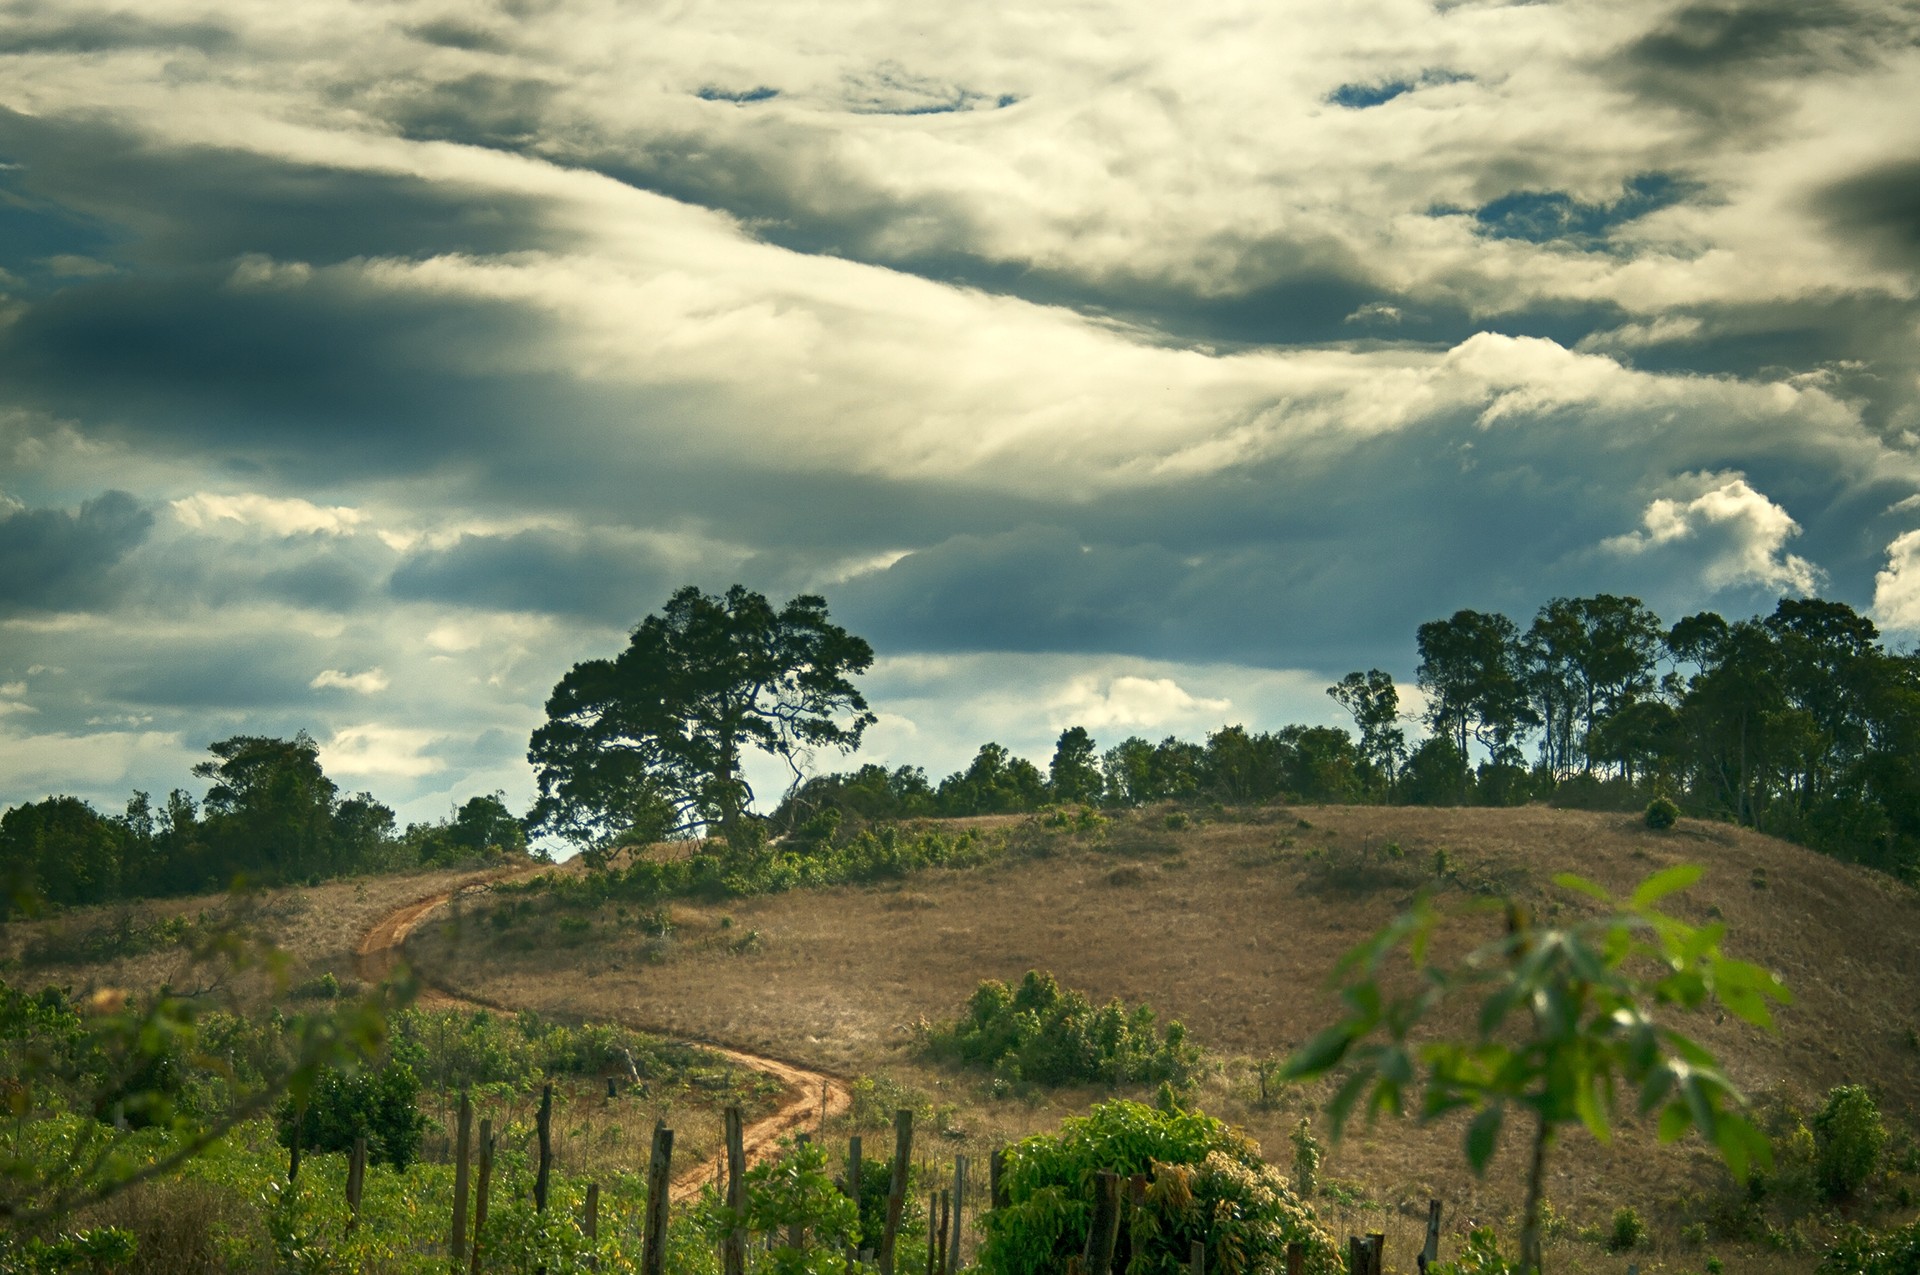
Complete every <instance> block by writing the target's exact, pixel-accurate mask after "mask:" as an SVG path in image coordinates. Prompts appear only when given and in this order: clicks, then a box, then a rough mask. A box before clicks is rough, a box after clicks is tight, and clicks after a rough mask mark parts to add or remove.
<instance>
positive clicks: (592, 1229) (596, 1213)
mask: <svg viewBox="0 0 1920 1275" xmlns="http://www.w3.org/2000/svg"><path fill="white" fill-rule="evenodd" d="M580 1233H581V1234H582V1235H584V1236H586V1237H587V1247H588V1248H597V1247H598V1246H599V1243H600V1184H599V1183H598V1182H589V1183H587V1203H586V1208H585V1210H584V1211H583V1212H582V1213H581V1216H580ZM587 1266H588V1268H589V1269H591V1270H599V1269H600V1255H599V1254H598V1253H589V1254H588V1255H587Z"/></svg>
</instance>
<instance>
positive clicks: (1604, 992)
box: [1285, 865, 1791, 1272]
mask: <svg viewBox="0 0 1920 1275" xmlns="http://www.w3.org/2000/svg"><path fill="white" fill-rule="evenodd" d="M1699 878H1700V869H1699V868H1698V867H1697V866H1693V865H1681V866H1678V867H1672V868H1668V869H1666V870H1664V871H1662V872H1657V873H1655V874H1654V875H1652V876H1651V877H1648V878H1647V879H1646V880H1645V881H1642V882H1641V883H1640V885H1639V886H1638V887H1637V888H1635V890H1634V891H1633V893H1632V894H1631V895H1630V896H1628V897H1627V898H1625V899H1615V898H1614V897H1613V896H1612V895H1611V894H1609V893H1608V892H1607V891H1606V890H1604V889H1602V888H1601V887H1600V886H1598V885H1595V884H1594V883H1592V882H1591V881H1587V880H1584V879H1582V878H1580V877H1577V876H1573V875H1570V874H1563V875H1561V876H1558V877H1555V878H1554V880H1555V883H1556V884H1558V885H1559V886H1561V887H1562V888H1563V889H1567V890H1572V891H1575V892H1577V893H1579V894H1583V895H1586V896H1588V897H1589V898H1591V899H1593V900H1594V901H1595V902H1597V903H1598V904H1599V905H1600V908H1601V914H1600V915H1599V916H1596V917H1593V918H1592V919H1589V920H1580V921H1575V922H1573V923H1571V924H1568V925H1565V926H1563V927H1560V928H1546V927H1537V926H1535V925H1533V924H1532V923H1531V922H1530V921H1529V919H1528V917H1527V915H1526V914H1525V912H1524V911H1522V910H1521V909H1520V908H1519V907H1518V906H1517V905H1514V904H1511V903H1509V904H1507V905H1506V920H1507V924H1506V927H1505V932H1504V933H1503V934H1501V935H1500V936H1499V937H1497V938H1495V939H1493V940H1492V941H1490V942H1487V943H1485V944H1483V945H1482V946H1480V947H1478V948H1476V949H1474V950H1473V951H1471V952H1469V953H1468V954H1467V955H1466V956H1465V957H1463V958H1461V959H1460V960H1459V961H1458V962H1457V963H1455V964H1453V965H1451V966H1446V965H1440V964H1436V963H1433V962H1431V961H1430V960H1429V949H1430V948H1431V946H1432V943H1433V939H1434V937H1435V931H1436V929H1437V928H1438V926H1439V925H1440V923H1441V921H1442V919H1443V918H1442V915H1441V914H1440V913H1439V912H1438V911H1437V910H1436V909H1435V908H1434V907H1433V906H1432V904H1431V901H1430V900H1429V899H1427V898H1425V897H1422V898H1420V899H1419V900H1417V901H1416V902H1415V904H1414V906H1413V908H1412V909H1411V910H1410V911H1408V912H1407V913H1406V914H1405V915H1403V916H1401V917H1399V918H1397V919H1395V920H1394V921H1392V922H1391V923H1390V924H1388V925H1387V926H1386V927H1385V928H1384V929H1382V930H1381V931H1380V932H1379V933H1377V934H1375V935H1373V936H1372V937H1371V938H1369V939H1367V940H1366V941H1365V942H1363V943H1361V944H1360V945H1359V946H1358V947H1356V948H1354V949H1353V950H1352V951H1351V952H1349V953H1347V954H1346V956H1344V957H1342V958H1341V960H1340V962H1339V964H1338V965H1336V966H1335V968H1334V980H1335V983H1336V985H1337V986H1339V988H1340V997H1341V1000H1342V1001H1343V1002H1344V1004H1345V1006H1346V1017H1345V1018H1343V1019H1342V1020H1341V1021H1340V1022H1338V1023H1335V1024H1334V1025H1333V1026H1331V1027H1328V1028H1327V1029H1326V1030H1324V1031H1322V1032H1320V1033H1319V1034H1318V1035H1316V1036H1314V1037H1313V1038H1312V1039H1311V1040H1309V1041H1308V1042H1307V1043H1306V1044H1305V1045H1303V1046H1302V1047H1301V1048H1300V1050H1299V1051H1298V1052H1297V1053H1295V1055H1294V1056H1293V1057H1292V1058H1291V1059H1289V1060H1288V1063H1287V1067H1286V1072H1285V1074H1286V1076H1287V1078H1289V1079H1293V1080H1308V1079H1312V1078H1314V1077H1318V1076H1323V1075H1327V1074H1328V1073H1331V1072H1333V1071H1335V1069H1336V1068H1338V1069H1341V1070H1342V1071H1343V1073H1344V1079H1343V1080H1342V1082H1341V1084H1340V1086H1339V1087H1338V1089H1337V1090H1336V1091H1335V1093H1334V1096H1333V1098H1332V1100H1331V1101H1330V1102H1329V1104H1328V1115H1329V1117H1330V1123H1331V1131H1332V1134H1333V1136H1334V1137H1335V1138H1338V1137H1339V1136H1340V1134H1341V1131H1342V1130H1343V1128H1344V1126H1345V1124H1346V1122H1347V1120H1348V1118H1349V1117H1351V1116H1352V1114H1353V1112H1354V1110H1355V1108H1356V1107H1359V1106H1361V1105H1362V1104H1363V1103H1364V1106H1365V1109H1366V1112H1367V1115H1368V1118H1369V1119H1372V1118H1374V1117H1375V1116H1377V1115H1378V1114H1379V1113H1380V1112H1382V1111H1389V1112H1393V1113H1394V1114H1400V1113H1401V1112H1402V1111H1403V1110H1404V1109H1405V1107H1406V1105H1407V1101H1408V1098H1409V1096H1417V1103H1418V1114H1419V1117H1420V1119H1421V1120H1423V1121H1430V1120H1435V1119H1438V1118H1440V1117H1442V1116H1445V1115H1447V1114H1449V1113H1451V1112H1454V1111H1461V1110H1465V1111H1471V1112H1472V1113H1474V1114H1473V1119H1472V1120H1471V1122H1470V1123H1469V1124H1468V1126H1467V1131H1466V1138H1465V1150H1466V1156H1467V1162H1468V1163H1469V1164H1470V1165H1471V1166H1472V1168H1473V1170H1474V1172H1476V1173H1484V1172H1485V1171H1486V1167H1487V1164H1488V1163H1489V1161H1491V1160H1492V1158H1493V1154H1494V1151H1495V1150H1496V1148H1497V1147H1498V1145H1499V1141H1500V1134H1501V1131H1502V1129H1503V1128H1504V1127H1505V1125H1506V1123H1507V1119H1508V1116H1509V1115H1510V1114H1513V1115H1525V1114H1530V1115H1531V1116H1532V1118H1533V1119H1532V1128H1531V1131H1530V1136H1531V1142H1532V1145H1531V1155H1530V1158H1529V1162H1528V1170H1527V1194H1526V1206H1525V1211H1524V1214H1523V1217H1522V1226H1521V1235H1520V1259H1521V1260H1520V1268H1521V1269H1522V1270H1523V1271H1530V1272H1538V1271H1540V1270H1541V1269H1542V1266H1541V1248H1542V1226H1541V1219H1542V1216H1543V1213H1542V1206H1543V1203H1544V1196H1543V1188H1544V1185H1545V1182H1546V1165H1547V1155H1548V1152H1549V1151H1550V1150H1551V1149H1552V1147H1553V1144H1554V1142H1555V1141H1556V1139H1557V1137H1558V1135H1559V1133H1560V1131H1561V1130H1562V1128H1563V1127H1564V1126H1567V1125H1571V1124H1576V1123H1577V1124H1580V1125H1584V1126H1585V1127H1586V1129H1587V1131H1588V1132H1589V1133H1591V1134H1592V1135H1593V1136H1594V1137H1595V1138H1596V1139H1598V1140H1600V1141H1601V1142H1606V1141H1608V1140H1609V1139H1610V1138H1611V1136H1612V1125H1613V1122H1614V1121H1615V1119H1616V1118H1617V1117H1618V1115H1619V1104H1620V1094H1621V1090H1622V1089H1623V1088H1624V1089H1626V1090H1628V1091H1629V1092H1630V1093H1631V1094H1632V1095H1633V1104H1634V1107H1635V1109H1636V1110H1637V1111H1638V1113H1639V1114H1641V1115H1656V1114H1657V1117H1658V1121H1659V1124H1658V1128H1659V1136H1660V1138H1661V1140H1662V1141H1672V1140H1674V1139H1676V1138H1678V1137H1680V1136H1681V1135H1682V1134H1684V1133H1686V1132H1687V1131H1688V1130H1690V1129H1691V1130H1696V1131H1698V1132H1699V1133H1700V1135H1701V1136H1702V1137H1704V1138H1706V1139H1707V1140H1708V1141H1709V1142H1711V1143H1712V1144H1713V1145H1714V1147H1715V1148H1716V1149H1717V1150H1718V1151H1719V1153H1720V1155H1721V1157H1722V1159H1723V1160H1724V1161H1725V1162H1726V1165H1727V1167H1728V1169H1729V1170H1731V1171H1732V1173H1733V1174H1734V1176H1735V1177H1737V1178H1741V1179H1744V1178H1745V1177H1746V1176H1747V1173H1748V1170H1749V1169H1750V1168H1751V1167H1753V1166H1756V1165H1758V1166H1761V1167H1767V1166H1769V1165H1770V1164H1771V1158H1772V1157H1771V1149H1770V1147H1769V1146H1768V1143H1767V1139H1766V1136H1765V1134H1763V1133H1762V1132H1761V1131H1760V1130H1759V1129H1758V1128H1757V1127H1756V1126H1755V1125H1754V1123H1753V1121H1752V1120H1751V1119H1749V1118H1748V1116H1747V1114H1746V1101H1745V1099H1744V1097H1743V1096H1742V1095H1741V1094H1740V1092H1739V1091H1738V1090H1737V1089H1735V1088H1734V1086H1733V1084H1732V1083H1731V1082H1730V1081H1729V1080H1728V1079H1727V1078H1726V1076H1725V1075H1723V1074H1722V1073H1721V1071H1720V1069H1719V1065H1718V1063H1717V1062H1716V1061H1715V1059H1714V1057H1713V1055H1712V1054H1711V1053H1709V1052H1708V1051H1707V1050H1706V1049H1705V1048H1703V1047H1702V1046H1701V1045H1699V1044H1698V1043H1697V1042H1695V1041H1694V1040H1692V1039H1691V1038H1689V1037H1688V1036H1686V1035H1684V1034H1683V1033H1681V1032H1680V1031H1679V1030H1677V1029H1675V1028H1674V1027H1672V1026H1671V1025H1669V1024H1668V1023H1667V1022H1666V1021H1665V1020H1666V1018H1668V1017H1670V1016H1671V1012H1672V1011H1675V1010H1698V1009H1701V1008H1703V1007H1704V1006H1706V1005H1708V1004H1709V1003H1717V1004H1718V1005H1720V1006H1722V1007H1724V1008H1725V1009H1726V1010H1727V1011H1728V1012H1730V1013H1732V1014H1734V1015H1736V1016H1738V1017H1739V1018H1741V1019H1743V1020H1745V1021H1746V1022H1749V1023H1752V1024H1754V1025H1755V1026H1758V1027H1762V1028H1768V1029H1770V1028H1771V1027H1772V1015H1771V1012H1770V1010H1769V1006H1768V1002H1770V1001H1771V1002H1779V1003H1783V1004H1784V1003H1790V1002H1791V997H1790V996H1789V994H1788V992H1787V989H1786V988H1785V986H1784V985H1782V984H1781V982H1780V980H1779V979H1778V978H1776V977H1775V976H1774V975H1772V974H1770V973H1768V972H1767V971H1766V970H1763V969H1761V968H1760V967H1758V966H1756V965H1752V964H1749V963H1747V962H1745V961H1737V960H1734V959H1732V958H1730V957H1728V956H1726V955H1725V954H1724V953H1723V952H1722V951H1721V946H1720V945H1721V941H1722V939H1723V938H1724V937H1725V932H1726V930H1725V927H1724V926H1723V925H1720V924H1718V923H1717V922H1716V923H1714V924H1709V925H1703V926H1694V925H1690V924H1688V923H1687V922H1685V921H1682V920H1680V919H1679V918H1677V917H1674V916H1671V915H1669V914H1667V913H1665V912H1662V911H1660V910H1659V908H1658V907H1657V905H1658V904H1659V903H1660V901H1661V900H1662V899H1665V898H1667V897H1668V896H1670V895H1672V894H1674V893H1676V892H1678V891H1680V890H1684V889H1686V888H1687V887H1689V886H1691V885H1692V884H1693V883H1694V882H1695V881H1697V880H1698V879H1699ZM1403 950H1404V953H1405V957H1406V959H1408V960H1409V961H1410V963H1411V965H1412V969H1413V972H1414V974H1415V978H1413V979H1412V980H1411V981H1409V980H1406V979H1401V978H1393V979H1389V978H1388V977H1387V974H1388V967H1389V965H1390V964H1395V963H1397V960H1396V958H1397V956H1398V955H1399V954H1400V953H1401V952H1402V951H1403ZM1462 997H1477V998H1478V1001H1479V1014H1478V1017H1477V1028H1476V1030H1475V1031H1474V1033H1473V1034H1472V1035H1471V1036H1470V1037H1468V1038H1464V1039H1446V1038H1436V1037H1433V1036H1431V1035H1422V1034H1421V1033H1420V1031H1419V1029H1420V1027H1421V1024H1422V1023H1423V1022H1424V1021H1425V1020H1426V1019H1427V1018H1428V1016H1429V1015H1431V1014H1433V1013H1434V1012H1435V1011H1436V1010H1438V1009H1440V1008H1441V1007H1442V1006H1443V1005H1446V1004H1448V1003H1450V1002H1454V1001H1457V1000H1459V999H1460V998H1462ZM1416 1037H1419V1038H1418V1039H1416Z"/></svg>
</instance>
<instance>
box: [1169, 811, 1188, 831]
mask: <svg viewBox="0 0 1920 1275" xmlns="http://www.w3.org/2000/svg"><path fill="white" fill-rule="evenodd" d="M1188 822H1189V820H1188V818H1187V812H1186V811H1184V810H1172V811H1168V812H1167V831H1168V832H1178V831H1180V830H1181V829H1182V828H1184V827H1186V826H1187V824H1188Z"/></svg>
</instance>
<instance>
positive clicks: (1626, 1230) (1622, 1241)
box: [1607, 1205, 1647, 1253]
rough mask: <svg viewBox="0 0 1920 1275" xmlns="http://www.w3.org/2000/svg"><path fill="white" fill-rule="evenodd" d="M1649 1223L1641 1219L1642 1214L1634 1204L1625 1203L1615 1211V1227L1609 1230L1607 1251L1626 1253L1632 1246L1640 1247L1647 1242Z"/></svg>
mask: <svg viewBox="0 0 1920 1275" xmlns="http://www.w3.org/2000/svg"><path fill="white" fill-rule="evenodd" d="M1646 1239H1647V1224H1646V1223H1645V1222H1643V1221H1641V1220H1640V1214H1639V1212H1638V1210H1636V1209H1635V1208H1634V1207H1633V1206H1632V1205H1625V1206H1623V1207H1621V1208H1617V1209H1615V1210H1614V1211H1613V1229H1612V1230H1611V1231H1609V1232H1607V1251H1608V1252H1610V1253H1624V1252H1626V1251H1627V1250H1628V1249H1631V1248H1639V1247H1640V1246H1641V1245H1642V1244H1644V1243H1646Z"/></svg>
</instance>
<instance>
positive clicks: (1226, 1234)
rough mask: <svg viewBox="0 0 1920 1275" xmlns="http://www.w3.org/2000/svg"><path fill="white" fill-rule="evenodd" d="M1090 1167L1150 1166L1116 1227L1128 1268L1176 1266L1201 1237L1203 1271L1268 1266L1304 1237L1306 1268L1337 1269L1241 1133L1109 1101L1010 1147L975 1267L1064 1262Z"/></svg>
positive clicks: (1085, 1205)
mask: <svg viewBox="0 0 1920 1275" xmlns="http://www.w3.org/2000/svg"><path fill="white" fill-rule="evenodd" d="M1101 1171H1108V1172H1115V1173H1119V1174H1122V1175H1132V1174H1150V1175H1151V1181H1150V1183H1149V1186H1148V1188H1147V1202H1146V1205H1145V1207H1143V1208H1140V1209H1136V1210H1134V1212H1133V1214H1132V1216H1133V1219H1134V1221H1133V1225H1132V1228H1131V1230H1130V1233H1129V1235H1128V1237H1127V1243H1128V1244H1129V1245H1130V1248H1131V1252H1132V1261H1131V1263H1130V1264H1129V1265H1128V1267H1127V1270H1128V1271H1129V1272H1131V1273H1133V1275H1175V1273H1176V1272H1184V1271H1186V1270H1187V1269H1189V1268H1188V1265H1187V1261H1188V1256H1189V1254H1190V1252H1191V1250H1192V1245H1193V1243H1194V1242H1195V1241H1196V1240H1197V1241H1199V1242H1201V1243H1203V1244H1205V1245H1206V1247H1207V1267H1208V1269H1209V1270H1228V1271H1232V1270H1247V1271H1251V1270H1269V1269H1278V1268H1279V1265H1280V1263H1281V1262H1282V1261H1283V1260H1284V1257H1285V1253H1286V1246H1287V1244H1288V1242H1289V1241H1294V1240H1298V1241H1300V1242H1302V1243H1303V1244H1304V1245H1305V1246H1306V1250H1307V1269H1308V1270H1309V1271H1311V1272H1314V1273H1315V1275H1331V1273H1332V1272H1333V1271H1335V1270H1336V1269H1337V1268H1338V1263H1337V1261H1336V1259H1335V1255H1334V1247H1333V1240H1332V1237H1331V1236H1329V1235H1328V1234H1327V1233H1326V1232H1325V1231H1324V1230H1322V1229H1321V1228H1320V1226H1319V1225H1318V1224H1317V1223H1316V1222H1315V1220H1314V1217H1313V1211H1312V1210H1311V1209H1310V1208H1308V1207H1307V1206H1306V1205H1304V1204H1303V1203H1302V1202H1301V1201H1300V1200H1299V1199H1298V1198H1297V1197H1296V1196H1295V1195H1294V1193H1293V1192H1292V1191H1291V1190H1289V1189H1288V1187H1287V1184H1286V1182H1285V1180H1284V1179H1282V1178H1281V1177H1280V1175H1279V1174H1277V1173H1275V1172H1274V1171H1273V1170H1272V1169H1271V1168H1269V1167H1268V1166H1267V1165H1266V1164H1264V1163H1263V1162H1262V1161H1261V1159H1260V1155H1259V1149H1258V1148H1257V1147H1256V1146H1255V1145H1254V1144H1253V1143H1252V1142H1251V1141H1249V1140H1248V1139H1247V1138H1246V1137H1245V1136H1244V1135H1243V1134H1240V1133H1237V1132H1235V1131H1234V1130H1231V1129H1229V1128H1228V1127H1227V1126H1226V1125H1224V1124H1222V1123H1220V1122H1219V1121H1218V1120H1214V1119H1212V1118H1211V1117H1208V1116H1205V1115H1202V1114H1200V1113H1198V1112H1187V1111H1178V1110H1175V1111H1160V1110H1156V1109H1155V1108H1153V1107H1148V1106H1144V1105H1142V1104H1140V1103H1134V1102H1120V1101H1116V1102H1107V1103H1101V1104H1099V1105H1097V1106H1095V1107H1094V1108H1093V1110H1092V1111H1091V1112H1089V1113H1088V1114H1087V1115H1085V1116H1079V1117H1073V1118H1070V1119H1067V1120H1065V1121H1062V1122H1061V1125H1060V1130H1059V1132H1058V1133H1054V1134H1037V1135H1035V1136H1033V1137H1030V1138H1027V1139H1025V1140H1024V1141H1022V1142H1020V1143H1018V1144H1016V1145H1015V1146H1013V1147H1012V1148H1010V1149H1009V1151H1008V1153H1007V1167H1006V1171H1005V1176H1004V1177H1003V1179H1002V1181H1003V1182H1004V1184H1005V1186H1006V1190H1007V1197H1008V1204H1007V1206H1006V1207H1004V1208H999V1209H995V1210H993V1211H992V1212H990V1213H987V1214H985V1215H983V1216H982V1218H981V1226H982V1227H983V1228H984V1230H985V1232H986V1238H985V1241H984V1242H983V1244H982V1245H981V1248H980V1251H979V1253H978V1254H977V1256H976V1259H975V1260H976V1266H977V1269H978V1270H980V1271H981V1272H983V1273H985V1275H1041V1273H1042V1272H1054V1271H1060V1270H1063V1269H1066V1266H1067V1261H1068V1259H1069V1258H1071V1257H1073V1256H1075V1255H1077V1254H1078V1253H1079V1252H1080V1251H1081V1250H1082V1248H1084V1247H1085V1244H1086V1239H1087V1228H1088V1226H1089V1224H1090V1223H1091V1220H1092V1216H1093V1191H1094V1183H1095V1175H1096V1174H1097V1173H1099V1172H1101Z"/></svg>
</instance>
